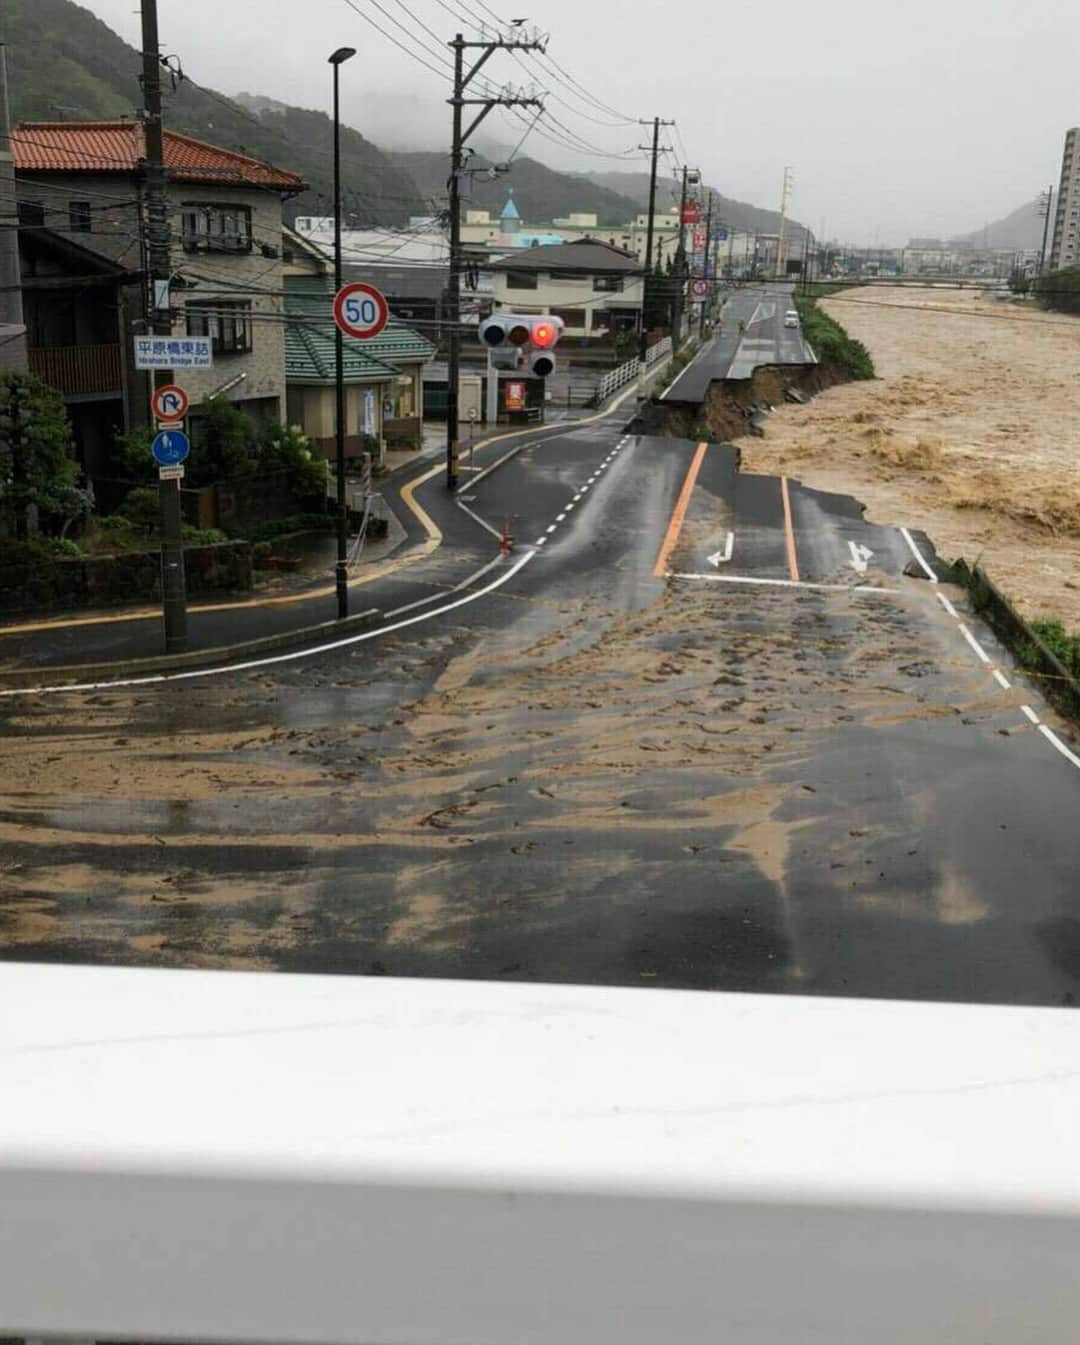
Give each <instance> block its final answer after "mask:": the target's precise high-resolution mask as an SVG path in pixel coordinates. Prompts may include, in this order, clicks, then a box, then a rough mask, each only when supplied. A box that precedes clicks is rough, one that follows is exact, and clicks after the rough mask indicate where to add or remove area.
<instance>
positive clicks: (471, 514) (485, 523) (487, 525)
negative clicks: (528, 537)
mask: <svg viewBox="0 0 1080 1345" xmlns="http://www.w3.org/2000/svg"><path fill="white" fill-rule="evenodd" d="M454 503H455V504H456V505H457V507H458V508H459V509H463V510H464V511H465V513H466V514H468V516H469V517H470V518H471V519H472V521H473V522H474V523H479V524H480V526H481V527H482V528H484V529H485V530H486V531H487V532H490V533H491V535H492V537H498V539H499V540H500V541H502V533H501V532H500V531H499V530H498V528H493V527H492V526H491V524H490V523H489V522H488V521H487V519H486V518H481V517H480V515H479V514H477V513H475V512H474V511H473V510H472V509H470V508H469V506H468V505H467V504H462V503H461V501H460V500H455V501H454Z"/></svg>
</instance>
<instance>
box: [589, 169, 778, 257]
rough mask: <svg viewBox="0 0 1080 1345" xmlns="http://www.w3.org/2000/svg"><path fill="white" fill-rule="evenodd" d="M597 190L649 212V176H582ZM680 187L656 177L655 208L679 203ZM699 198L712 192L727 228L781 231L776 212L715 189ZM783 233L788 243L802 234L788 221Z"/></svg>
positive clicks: (666, 177) (700, 191) (705, 188)
mask: <svg viewBox="0 0 1080 1345" xmlns="http://www.w3.org/2000/svg"><path fill="white" fill-rule="evenodd" d="M581 176H582V177H584V178H587V179H588V180H589V181H590V182H594V183H595V184H596V185H597V186H598V187H604V188H606V189H607V190H608V191H614V192H618V193H619V194H620V195H622V196H624V197H628V198H629V199H630V200H632V201H633V202H634V203H635V207H636V209H637V210H648V208H649V174H648V173H618V172H616V173H584V174H582V175H581ZM681 190H682V188H681V184H680V183H679V182H677V181H674V180H673V179H672V177H671V174H670V173H664V174H658V175H657V179H656V208H657V210H669V209H671V207H672V206H673V205H675V206H677V205H678V203H679V196H680V193H681ZM696 190H697V192H698V194H699V195H702V194H703V193H705V192H708V191H711V192H712V194H713V218H714V219H717V218H719V219H722V220H723V221H724V222H725V223H726V224H730V225H733V226H734V227H735V228H736V229H739V230H745V231H746V232H747V233H762V234H774V233H777V232H779V229H780V212H779V210H765V209H763V208H762V207H761V206H756V205H749V204H748V203H747V202H746V201H736V200H733V199H732V198H731V197H730V196H725V195H724V194H723V192H721V191H717V189H716V188H715V187H711V188H710V187H709V186H708V185H704V186H702V187H699V188H697V189H696ZM786 233H787V237H788V238H789V239H793V240H794V239H801V238H802V236H803V234H804V233H805V229H804V227H803V225H801V224H799V223H798V222H797V221H796V220H793V219H790V218H789V219H788V222H787V225H786Z"/></svg>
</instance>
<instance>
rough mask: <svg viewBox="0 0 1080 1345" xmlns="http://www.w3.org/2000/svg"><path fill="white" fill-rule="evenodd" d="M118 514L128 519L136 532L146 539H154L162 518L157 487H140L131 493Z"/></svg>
mask: <svg viewBox="0 0 1080 1345" xmlns="http://www.w3.org/2000/svg"><path fill="white" fill-rule="evenodd" d="M117 513H118V514H119V515H120V517H121V518H126V519H127V520H128V521H129V522H130V524H131V526H132V528H133V529H134V530H135V531H136V532H141V533H142V534H143V536H144V537H146V538H149V537H152V536H153V535H154V534H155V533H156V532H157V530H158V526H159V523H160V518H161V504H160V500H159V494H158V490H157V487H156V486H139V487H138V488H137V489H135V490H133V491H130V492H129V493H128V496H127V499H126V500H125V501H124V503H123V504H122V505H121V506H120V508H119V509H118V510H117Z"/></svg>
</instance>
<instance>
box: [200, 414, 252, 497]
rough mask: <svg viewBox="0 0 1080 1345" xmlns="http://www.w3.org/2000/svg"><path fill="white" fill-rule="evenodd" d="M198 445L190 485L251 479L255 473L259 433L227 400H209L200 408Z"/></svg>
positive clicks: (207, 484)
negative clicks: (244, 478)
mask: <svg viewBox="0 0 1080 1345" xmlns="http://www.w3.org/2000/svg"><path fill="white" fill-rule="evenodd" d="M199 415H200V417H201V419H200V423H199V434H198V442H197V443H193V444H192V446H191V456H190V457H189V458H188V460H187V463H186V464H185V465H186V467H187V481H188V485H190V486H195V487H197V486H209V485H213V483H214V482H215V481H228V480H230V479H231V478H233V477H238V476H250V475H251V474H252V473H253V472H254V470H255V455H256V433H255V425H254V423H253V421H252V420H251V418H250V417H249V416H245V415H244V413H243V411H241V410H239V408H237V407H235V406H234V405H233V404H232V402H230V401H227V400H226V399H225V398H224V397H208V398H207V399H206V400H205V401H204V402H203V403H202V404H201V406H200V407H199Z"/></svg>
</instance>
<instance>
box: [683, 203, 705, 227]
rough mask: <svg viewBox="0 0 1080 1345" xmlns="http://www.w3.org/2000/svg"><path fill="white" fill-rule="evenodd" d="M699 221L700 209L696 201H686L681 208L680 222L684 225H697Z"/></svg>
mask: <svg viewBox="0 0 1080 1345" xmlns="http://www.w3.org/2000/svg"><path fill="white" fill-rule="evenodd" d="M700 219H701V207H700V206H699V205H698V203H697V202H696V201H687V203H686V205H685V206H684V207H683V212H682V222H683V223H684V224H697V223H698V222H699V220H700Z"/></svg>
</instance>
